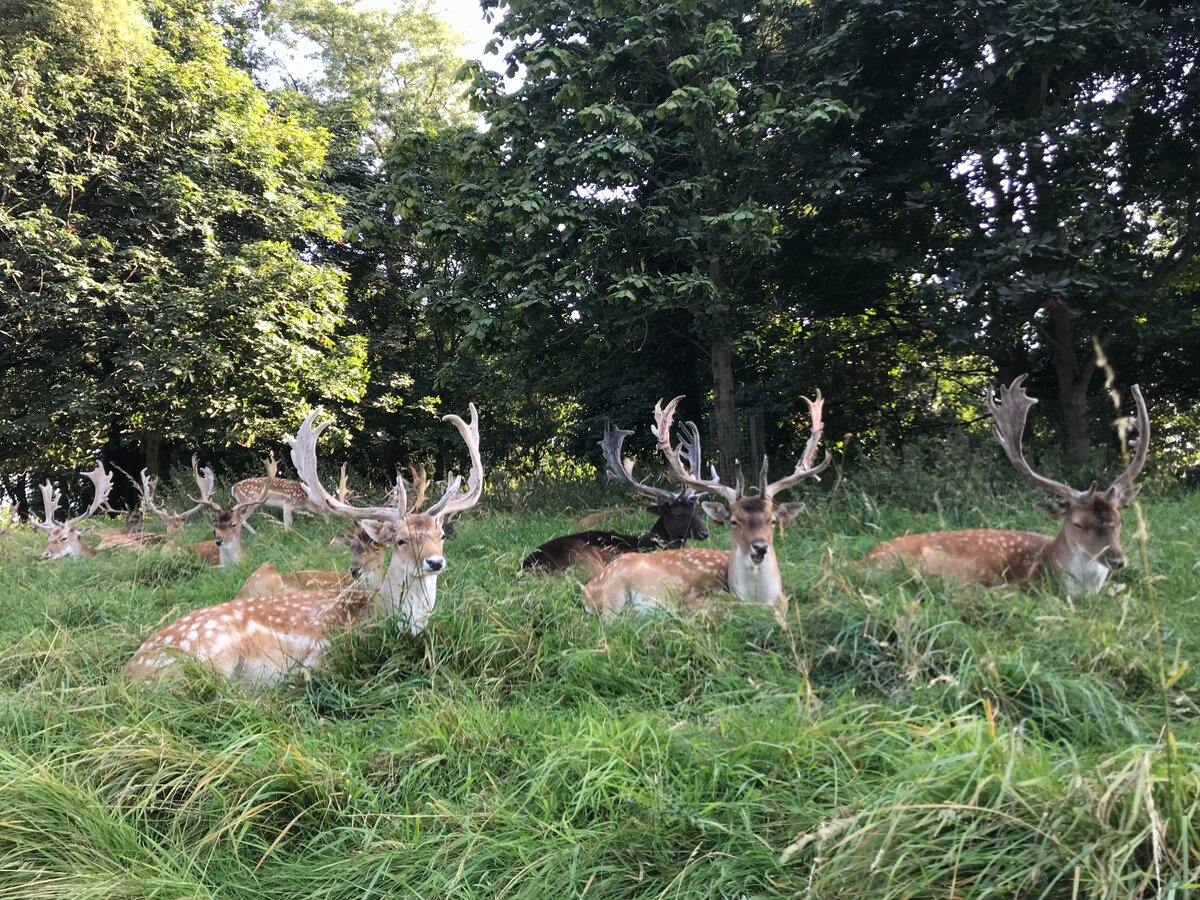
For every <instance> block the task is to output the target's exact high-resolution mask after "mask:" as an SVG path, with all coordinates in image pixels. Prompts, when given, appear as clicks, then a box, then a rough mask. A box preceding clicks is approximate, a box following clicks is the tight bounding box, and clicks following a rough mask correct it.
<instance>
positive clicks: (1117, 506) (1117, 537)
mask: <svg viewBox="0 0 1200 900" xmlns="http://www.w3.org/2000/svg"><path fill="white" fill-rule="evenodd" d="M1027 377H1028V376H1027V375H1020V376H1018V377H1016V378H1014V379H1013V382H1012V384H1010V385H1009V386H1008V387H1001V388H1000V395H999V397H998V398H997V397H996V396H995V395H994V393H993V392H992V391H991V390H989V391H988V392H987V393H986V394H985V395H984V400H985V401H986V402H987V406H988V409H989V410H990V411H991V414H992V419H993V428H992V430H993V433H994V434H995V436H996V440H997V441H999V442H1000V446H1001V447H1003V448H1004V453H1005V455H1006V456H1008V459H1009V462H1011V463H1012V464H1013V468H1015V469H1016V470H1017V471H1018V472H1019V473H1020V474H1021V475H1022V476H1023V477H1024V478H1025V479H1026V480H1027V481H1029V482H1031V483H1032V484H1034V485H1036V486H1037V487H1040V488H1042V489H1043V490H1046V491H1049V492H1050V493H1052V494H1054V495H1055V499H1053V500H1049V501H1044V502H1042V503H1039V504H1038V507H1039V508H1040V509H1041V510H1042V511H1043V512H1045V513H1046V514H1047V515H1048V516H1049V517H1050V518H1053V519H1059V520H1061V521H1062V523H1063V526H1062V531H1061V532H1060V533H1059V536H1058V538H1056V541H1057V543H1058V544H1059V545H1060V546H1059V547H1058V548H1056V552H1057V553H1058V554H1059V556H1060V557H1061V560H1060V562H1061V564H1062V565H1063V566H1064V567H1066V568H1067V570H1068V571H1071V564H1070V563H1069V560H1071V559H1078V560H1080V561H1081V562H1085V561H1090V562H1093V563H1098V564H1100V565H1102V566H1104V567H1106V568H1108V569H1120V568H1123V567H1124V566H1125V564H1126V559H1125V551H1124V550H1122V549H1121V516H1120V512H1119V510H1121V509H1123V508H1124V507H1126V506H1128V505H1129V503H1130V501H1132V499H1133V497H1134V495H1135V494H1136V493H1137V485H1136V482H1137V479H1138V477H1139V476H1140V475H1141V473H1142V469H1143V468H1144V467H1145V465H1146V454H1147V451H1148V450H1149V445H1150V415H1149V413H1148V412H1147V410H1146V401H1145V400H1144V399H1143V398H1142V391H1141V388H1140V387H1138V386H1137V385H1136V384H1135V385H1134V386H1133V389H1132V393H1133V399H1134V403H1135V404H1136V406H1137V418H1136V420H1135V422H1134V428H1135V430H1136V431H1137V434H1138V441H1137V446H1136V448H1135V450H1134V454H1133V458H1132V459H1131V460H1130V463H1129V466H1128V467H1127V468H1126V469H1125V471H1124V472H1122V473H1121V474H1120V475H1119V476H1118V477H1117V479H1116V480H1115V481H1113V483H1112V484H1111V485H1110V486H1109V487H1108V488H1107V489H1106V490H1103V491H1101V490H1098V488H1097V486H1096V484H1094V483H1093V484H1092V485H1091V487H1089V488H1088V489H1087V490H1085V491H1079V490H1075V489H1074V488H1072V487H1070V486H1069V485H1066V484H1063V483H1062V482H1059V481H1055V480H1053V479H1051V478H1047V477H1046V476H1044V475H1039V474H1038V473H1037V472H1035V471H1034V470H1033V468H1032V466H1030V465H1029V463H1028V462H1027V461H1026V459H1025V452H1024V449H1023V447H1022V441H1023V437H1024V433H1025V420H1026V419H1027V418H1028V416H1029V410H1030V409H1032V408H1033V406H1034V404H1035V403H1037V400H1036V399H1034V398H1033V397H1030V396H1029V394H1027V393H1026V392H1025V387H1024V384H1025V379H1026V378H1027Z"/></svg>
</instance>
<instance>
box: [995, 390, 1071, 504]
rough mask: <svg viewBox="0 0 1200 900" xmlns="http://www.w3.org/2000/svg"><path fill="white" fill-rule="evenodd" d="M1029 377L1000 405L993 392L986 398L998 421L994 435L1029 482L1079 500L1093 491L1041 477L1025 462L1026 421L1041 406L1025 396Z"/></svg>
mask: <svg viewBox="0 0 1200 900" xmlns="http://www.w3.org/2000/svg"><path fill="white" fill-rule="evenodd" d="M1028 377H1029V375H1028V374H1025V375H1018V376H1017V377H1016V378H1014V379H1013V380H1012V384H1010V385H1009V386H1008V387H1003V386H1002V387H1001V388H1000V402H999V404H997V403H996V397H995V395H994V394H993V393H992V391H991V390H990V389H989V390H988V391H987V392H986V393H985V394H984V395H983V399H984V400H985V401H986V402H987V407H988V409H989V410H990V411H991V413H992V418H993V419H994V420H995V422H994V424H993V426H992V433H993V434H995V436H996V440H998V441H999V442H1000V446H1001V447H1003V448H1004V452H1005V454H1006V455H1007V456H1008V461H1009V462H1011V463H1012V464H1013V468H1015V469H1016V470H1017V471H1018V472H1019V473H1021V474H1022V475H1024V476H1025V478H1026V479H1027V480H1029V481H1031V482H1033V483H1034V484H1036V485H1037V486H1038V487H1041V488H1045V489H1046V490H1048V491H1050V492H1051V493H1054V494H1058V495H1059V496H1060V497H1064V498H1066V499H1068V500H1078V499H1080V498H1081V497H1084V496H1085V495H1086V494H1087V493H1090V491H1087V492H1085V491H1077V490H1075V489H1074V488H1072V487H1070V486H1068V485H1065V484H1063V483H1062V482H1060V481H1054V480H1053V479H1051V478H1047V477H1046V476H1044V475H1039V474H1038V473H1037V472H1035V471H1033V469H1032V468H1031V467H1030V465H1029V463H1028V462H1026V461H1025V452H1024V450H1023V449H1022V448H1021V441H1022V438H1023V436H1024V434H1025V420H1026V419H1027V418H1028V417H1029V410H1030V409H1032V408H1033V405H1034V404H1035V403H1037V400H1036V399H1035V398H1034V397H1030V396H1029V394H1027V393H1026V392H1025V388H1024V383H1025V379H1026V378H1028ZM1093 489H1094V488H1093Z"/></svg>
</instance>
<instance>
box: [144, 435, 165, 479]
mask: <svg viewBox="0 0 1200 900" xmlns="http://www.w3.org/2000/svg"><path fill="white" fill-rule="evenodd" d="M142 440H143V442H144V444H145V447H146V469H147V470H148V471H149V472H150V474H151V475H153V476H154V477H155V478H161V477H162V432H161V431H159V430H158V429H157V428H148V429H146V434H145V437H143V439H142Z"/></svg>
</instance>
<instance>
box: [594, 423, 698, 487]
mask: <svg viewBox="0 0 1200 900" xmlns="http://www.w3.org/2000/svg"><path fill="white" fill-rule="evenodd" d="M683 428H684V432H685V435H684V438H683V441H682V447H681V451H680V455H681V456H682V457H683V459H684V461H685V463H686V465H687V469H688V471H689V472H692V473H693V474H694V475H696V476H699V475H700V433H699V431H698V429H697V428H696V425H695V423H693V422H686V423H684V426H683ZM631 434H633V432H632V431H626V430H625V429H623V428H617V427H616V426H615V425H613V424H612V423H611V422H605V423H604V440H602V441H600V450H601V452H602V453H603V454H604V461H605V463H607V465H608V480H609V481H616V482H619V483H620V484H623V485H625V486H626V487H628V488H629V489H630V490H632V491H633V492H634V493H636V494H641V495H642V496H643V497H649V498H650V499H652V500H659V501H672V500H686V499H688V498H689V497H692V498H694V497H695V496H696V492H695V491H693V490H692V489H691V487H690V486H688V485H686V484H685V485H684V486H683V488H682V490H679V491H672V490H668V489H666V488H660V487H653V486H652V485H648V484H643V483H642V482H640V481H637V480H636V479H635V478H634V477H633V466H634V462H633V460H632V459H628V458H626V457H623V456H622V455H621V448H622V447H623V446H624V444H625V438H627V437H629V436H630V435H631Z"/></svg>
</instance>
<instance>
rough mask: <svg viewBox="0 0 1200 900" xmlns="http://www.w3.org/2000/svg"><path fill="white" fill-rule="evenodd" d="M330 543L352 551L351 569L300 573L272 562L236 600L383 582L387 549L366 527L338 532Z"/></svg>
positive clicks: (254, 575) (250, 580)
mask: <svg viewBox="0 0 1200 900" xmlns="http://www.w3.org/2000/svg"><path fill="white" fill-rule="evenodd" d="M331 543H336V544H342V545H343V546H345V547H346V548H348V549H349V550H350V568H349V569H348V570H345V571H341V572H329V571H325V570H322V569H304V570H301V571H299V572H292V573H284V572H280V571H279V570H278V569H277V568H275V566H273V565H272V564H271V563H263V564H262V565H261V566H259V567H258V568H257V569H255V570H254V571H253V572H252V573H251V574H250V577H249V578H247V579H246V583H245V584H243V585H242V589H241V590H240V591H238V592H237V596H236V597H235V598H234V599H235V600H241V599H244V598H246V597H265V596H268V595H270V594H278V593H280V592H281V591H286V590H291V589H294V588H301V589H310V588H348V587H351V586H354V587H359V588H364V589H375V588H378V587H379V585H380V583H381V582H382V581H383V564H384V562H385V560H386V557H387V548H386V547H385V546H383V544H379V543H376V542H375V541H374V540H373V539H372V538H371V536H370V535H369V534H367V533H366V532H365V531H364V530H363V529H361V528H360V529H358V530H357V531H347V532H343V533H341V534H339V535H337V536H336V537H335V538H334V539H333V541H332V542H331Z"/></svg>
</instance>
